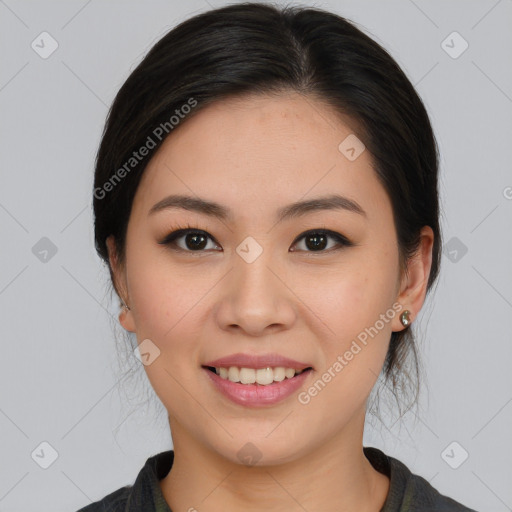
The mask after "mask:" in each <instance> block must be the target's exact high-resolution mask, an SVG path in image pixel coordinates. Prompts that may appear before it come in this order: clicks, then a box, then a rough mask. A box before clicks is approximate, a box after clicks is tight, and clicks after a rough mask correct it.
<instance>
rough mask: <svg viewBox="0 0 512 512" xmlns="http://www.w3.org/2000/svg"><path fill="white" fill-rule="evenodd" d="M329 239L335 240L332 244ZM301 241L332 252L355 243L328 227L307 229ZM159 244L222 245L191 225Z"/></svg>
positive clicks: (182, 247)
mask: <svg viewBox="0 0 512 512" xmlns="http://www.w3.org/2000/svg"><path fill="white" fill-rule="evenodd" d="M329 239H331V241H333V243H332V244H331V245H330V246H329ZM209 241H211V242H212V243H213V247H208V242H209ZM299 242H302V244H303V248H300V249H299V250H303V251H306V252H332V251H333V250H338V249H341V248H342V247H350V246H353V245H354V244H353V243H352V242H350V241H349V240H348V239H347V238H345V237H344V236H343V235H341V234H340V233H336V232H334V231H330V230H328V229H314V230H310V231H307V232H306V233H303V234H302V235H300V236H299V237H298V238H297V239H296V240H295V242H294V243H293V246H295V245H297V244H299ZM159 244H161V245H169V246H173V247H172V248H173V249H175V250H177V251H185V252H205V251H206V250H211V249H213V250H216V249H215V248H216V247H220V246H219V245H218V244H217V242H216V241H215V240H214V238H213V237H212V236H211V235H209V234H208V233H207V232H206V231H203V230H201V229H194V228H192V227H190V226H188V227H187V228H180V229H177V230H175V231H173V232H171V233H169V234H168V235H167V236H166V237H165V238H164V239H163V240H162V241H161V242H159ZM221 250H222V249H221ZM291 251H292V252H296V249H293V248H292V249H291Z"/></svg>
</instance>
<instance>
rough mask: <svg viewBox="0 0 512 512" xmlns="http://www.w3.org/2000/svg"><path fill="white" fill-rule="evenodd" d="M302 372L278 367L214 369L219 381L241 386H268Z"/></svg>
mask: <svg viewBox="0 0 512 512" xmlns="http://www.w3.org/2000/svg"><path fill="white" fill-rule="evenodd" d="M303 371H304V370H295V369H294V368H284V367H283V366H278V367H276V368H269V367H268V368H258V369H254V368H238V367H236V366H230V367H229V368H223V367H221V368H215V373H216V374H217V375H219V376H220V378H221V379H228V380H230V381H231V382H240V383H242V384H254V383H256V384H260V385H261V386H268V385H269V384H272V383H273V382H281V381H283V380H284V379H285V378H286V379H291V378H292V377H294V376H295V375H299V374H301V373H302V372H303Z"/></svg>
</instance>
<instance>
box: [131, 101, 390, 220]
mask: <svg viewBox="0 0 512 512" xmlns="http://www.w3.org/2000/svg"><path fill="white" fill-rule="evenodd" d="M355 129H357V124H356V123H355V122H353V121H352V120H351V119H350V118H348V117H342V116H341V115H340V114H338V113H337V112H335V111H334V109H332V108H331V107H329V106H327V105H326V104H325V103H322V102H320V101H319V100H317V99H314V98H312V97H306V96H303V95H300V94H297V93H283V94H279V95H273V96H262V95H251V96H244V97H235V98H228V99H225V100H222V101H217V102H215V103H213V104H211V105H208V106H207V107H204V108H203V109H202V110H200V111H198V112H197V113H195V114H194V115H193V116H191V117H190V118H189V119H187V118H186V117H185V119H184V120H183V121H182V122H181V125H179V126H178V127H177V128H175V129H174V130H173V132H172V133H171V135H170V136H168V137H167V139H166V140H165V141H164V143H163V144H162V146H161V147H160V149H159V150H158V152H157V154H156V155H155V156H154V157H153V158H152V160H151V161H150V163H149V165H148V166H147V168H146V170H145V173H144V176H143V178H142V180H141V183H140V185H139V190H138V192H137V197H136V202H137V203H138V205H139V206H142V205H143V207H144V209H146V210H149V209H150V208H151V207H152V206H153V204H154V203H155V202H156V201H158V200H161V199H162V198H163V197H165V195H167V194H170V193H187V194H188V195H197V196H200V197H202V198H208V199H212V200H215V201H217V202H220V203H224V204H228V205H230V208H231V207H232V209H233V210H237V208H238V211H239V213H240V215H244V212H246V211H247V210H248V209H249V206H251V207H252V210H251V211H252V212H254V211H255V209H256V210H257V211H259V212H260V213H262V214H263V213H264V210H265V207H266V206H267V205H277V204H278V203H279V204H281V203H282V204H288V203H291V202H295V201H297V200H299V199H301V198H306V197H308V196H311V197H314V196H318V195H326V194H328V193H339V194H343V195H344V196H347V197H353V198H356V197H357V198H358V199H357V201H358V202H362V203H368V205H370V203H372V202H373V203H376V202H377V203H382V202H385V201H386V199H387V196H386V195H385V193H384V190H383V188H382V186H381V185H380V182H379V181H378V180H377V177H376V175H375V171H374V169H373V161H372V158H371V155H370V154H369V152H368V151H365V150H364V151H362V153H361V154H360V155H359V156H358V157H357V158H356V159H353V158H348V157H347V154H346V153H344V152H343V151H344V150H346V148H345V146H346V144H345V143H344V141H346V140H348V141H350V142H351V144H352V145H354V144H353V142H354V141H356V144H357V140H359V138H356V137H357V136H356V135H355V133H354V130H355ZM358 133H360V132H358ZM340 144H341V146H340ZM363 147H364V146H363ZM356 149H357V150H358V151H359V150H360V147H359V148H356ZM349 156H350V154H349Z"/></svg>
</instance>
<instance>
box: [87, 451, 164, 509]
mask: <svg viewBox="0 0 512 512" xmlns="http://www.w3.org/2000/svg"><path fill="white" fill-rule="evenodd" d="M173 459H174V452H173V451H172V450H169V451H166V452H161V453H159V454H157V455H153V456H152V457H149V458H148V459H147V461H146V463H145V464H144V466H143V468H142V469H141V470H140V472H139V474H138V475H137V478H136V480H135V482H134V484H133V485H126V486H124V487H121V488H119V489H117V491H114V492H112V493H110V494H108V495H107V496H105V497H104V498H103V499H101V500H99V501H95V502H94V503H91V504H89V505H87V506H86V507H84V508H81V509H80V510H77V512H135V511H139V510H144V511H146V512H152V511H158V512H170V509H169V507H168V505H167V503H166V502H165V499H164V496H163V494H162V491H161V489H160V485H159V480H161V479H162V478H163V477H164V476H165V475H167V473H168V472H169V471H170V469H171V466H172V463H173Z"/></svg>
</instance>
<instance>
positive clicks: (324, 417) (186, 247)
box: [110, 93, 428, 464]
mask: <svg viewBox="0 0 512 512" xmlns="http://www.w3.org/2000/svg"><path fill="white" fill-rule="evenodd" d="M351 135H352V136H353V135H354V127H351V123H350V120H348V119H344V120H343V119H341V118H340V117H339V115H336V114H335V113H334V111H332V110H331V109H329V108H328V107H326V106H325V105H323V104H322V103H320V102H318V101H317V100H315V99H313V98H307V99H306V98H304V97H302V96H299V95H297V94H293V93H290V94H282V95H280V96H274V97H266V96H253V97H245V98H243V99H241V98H236V99H235V98H233V99H229V100H223V101H222V102H218V103H216V104H212V105H210V106H208V107H206V108H205V109H204V110H202V111H201V112H199V113H197V115H195V116H194V117H191V118H190V119H188V120H186V121H185V122H183V124H182V125H181V126H179V127H178V128H175V131H174V132H173V133H172V135H171V136H170V137H168V138H167V140H166V141H165V143H164V144H163V146H162V147H161V148H160V150H159V151H158V153H157V154H156V155H155V156H154V157H153V159H152V160H151V162H150V163H149V165H148V167H147V168H146V171H145V174H144V176H143V178H142V180H141V183H140V185H139V187H138V190H137V193H136V196H135V199H134V203H133V208H132V212H131V217H130V220H129V224H128V231H127V238H126V253H125V254H126V258H125V261H124V264H123V266H117V267H115V272H116V277H117V281H118V283H119V288H120V289H121V290H122V293H123V294H124V297H123V298H124V299H125V300H126V302H127V303H128V304H129V305H130V308H131V311H129V312H124V313H122V314H121V316H120V320H121V322H122V324H123V326H124V327H125V328H126V329H128V330H130V331H134V332H136V335H137V339H138V342H139V343H144V345H142V347H144V349H142V350H141V352H145V353H147V354H148V355H146V356H145V357H146V359H147V362H148V363H150V364H147V365H145V366H144V368H145V370H146V372H147V375H148V377H149V380H150V382H151V384H152V386H153V388H154V390H155V392H156V393H157V395H158V396H159V398H160V399H161V401H162V402H163V404H164V406H165V407H166V409H167V411H168V413H169V419H170V423H171V430H172V433H173V440H174V443H175V446H176V445H177V444H178V443H179V442H180V439H183V440H185V439H188V440H189V441H193V442H195V443H197V444H200V445H202V446H204V447H206V448H207V449H210V450H211V451H212V453H215V454H218V455H220V456H222V457H225V458H226V459H228V460H231V461H233V462H240V461H241V460H242V458H244V457H245V456H246V455H248V456H249V457H252V458H253V459H257V458H258V459H260V463H266V464H277V463H282V462H286V461H292V460H294V459H296V458H298V457H301V456H306V455H307V454H308V453H310V452H312V451H313V450H318V449H319V448H320V447H322V446H323V447H326V446H328V445H329V443H334V442H336V441H339V440H341V439H342V438H347V439H352V440H358V441H359V442H360V438H359V436H362V428H363V420H364V411H365V405H366V400H367V398H368V395H369V393H370V391H371V388H372V387H373V385H374V383H375V381H376V379H377V376H378V374H379V373H380V371H381V368H382V365H383V362H384V359H385V355H386V352H387V349H388V342H389V338H390V335H391V332H392V331H394V330H396V331H398V330H400V329H402V326H401V324H400V322H399V309H400V307H401V306H400V305H398V302H400V303H401V304H402V306H403V307H404V309H406V308H407V309H412V308H411V307H410V306H411V304H409V303H407V300H408V298H410V293H409V291H407V283H404V281H403V279H401V273H400V268H399V253H398V246H397V239H396V233H395V229H394V223H393V213H392V208H391V203H390V201H389V198H388V196H387V194H386V192H385V190H384V189H383V187H382V185H381V184H380V182H379V181H378V179H377V176H376V174H375V171H374V169H373V168H372V159H371V155H370V154H369V152H368V151H366V150H364V151H363V152H362V153H361V154H360V155H359V156H358V157H357V158H355V159H354V154H355V155H357V149H358V148H357V147H356V148H355V149H356V151H354V152H352V151H351V150H350V146H353V144H349V145H348V146H349V147H348V148H347V147H346V144H347V143H345V145H343V144H342V146H341V148H342V149H341V150H340V149H339V146H340V143H341V142H342V141H344V140H345V139H346V138H347V137H348V136H351ZM349 141H351V139H349ZM352 142H353V140H352ZM349 157H350V158H349ZM178 195H180V196H189V197H190V198H191V199H192V200H193V201H188V202H181V206H180V204H176V202H172V201H170V200H169V196H178ZM329 198H330V201H327V200H326V199H329ZM324 200H325V201H324ZM194 201H196V202H194ZM200 201H208V202H211V203H215V204H216V206H211V205H209V206H204V204H203V207H202V208H200V207H199V205H200ZM303 202H306V204H305V205H302V207H300V205H297V204H296V203H303ZM183 206H185V207H183ZM290 206H291V207H290ZM221 213H222V215H221ZM185 229H189V230H190V231H180V232H176V231H177V230H185ZM173 233H174V234H173ZM110 243H111V242H110ZM110 248H111V246H110ZM111 262H113V264H114V266H115V265H116V263H115V259H111ZM426 272H427V275H428V268H427V269H426ZM420 295H421V294H420ZM418 300H421V297H420V299H418ZM148 340H149V341H148ZM209 367H210V368H209ZM215 367H216V368H217V371H215ZM267 367H270V368H272V370H268V369H265V368H267ZM229 368H232V369H231V370H230V369H229ZM240 368H245V370H239V369H240ZM282 368H289V369H288V370H283V369H282ZM258 369H259V370H260V372H257V371H256V370H258ZM212 370H213V371H212ZM293 370H299V371H300V370H304V371H302V373H298V372H293ZM218 373H219V374H218ZM294 373H297V374H296V375H295V376H292V375H294ZM226 374H227V375H228V376H229V377H231V378H232V379H233V380H236V379H237V378H239V379H242V380H243V381H244V383H242V382H239V383H235V382H232V381H231V380H230V378H227V379H226V378H225V377H226ZM286 375H288V377H287V376H286ZM255 378H258V381H257V382H256V383H252V384H251V383H250V382H251V381H253V379H255ZM265 379H267V380H265ZM269 380H270V381H272V382H273V383H272V384H265V382H268V381H269ZM249 442H250V443H252V445H248V444H247V443H249Z"/></svg>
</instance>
